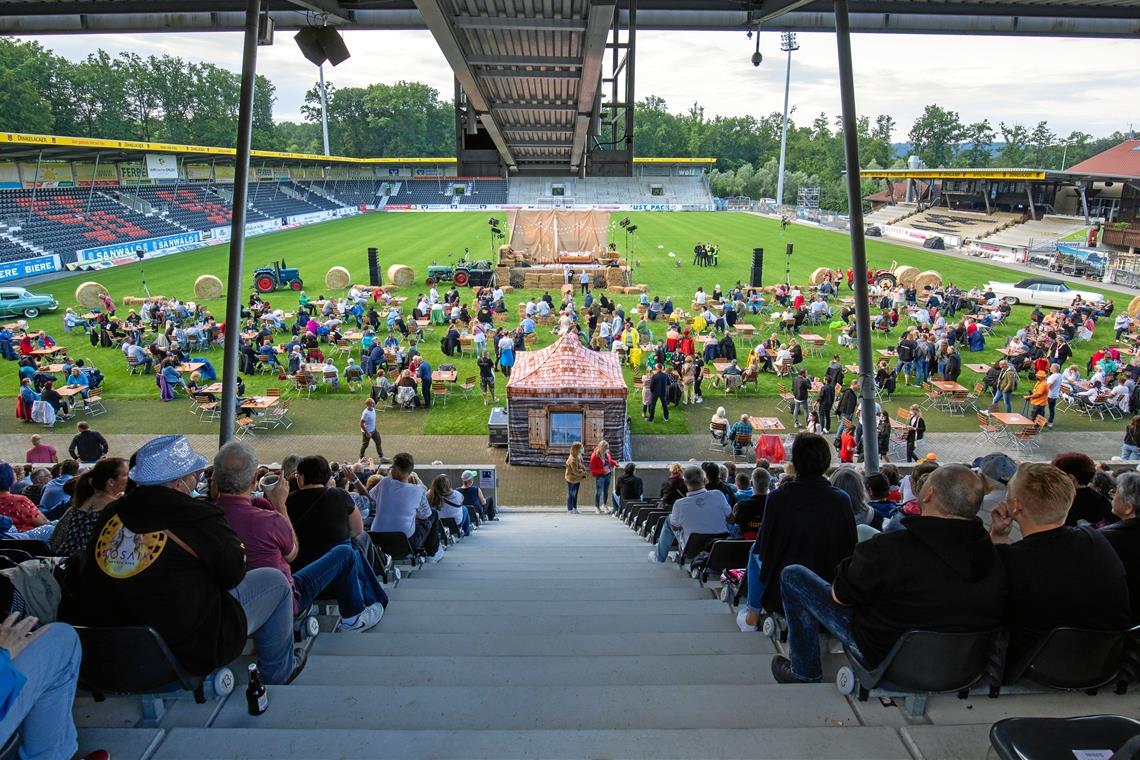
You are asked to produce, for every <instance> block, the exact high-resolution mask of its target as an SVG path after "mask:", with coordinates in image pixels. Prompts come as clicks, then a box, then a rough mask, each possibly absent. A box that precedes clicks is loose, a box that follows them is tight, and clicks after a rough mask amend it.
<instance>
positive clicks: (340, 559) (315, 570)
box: [210, 441, 388, 633]
mask: <svg viewBox="0 0 1140 760" xmlns="http://www.w3.org/2000/svg"><path fill="white" fill-rule="evenodd" d="M257 469H258V468H257V454H256V453H254V451H253V447H251V446H250V445H249V444H248V443H243V442H241V441H230V442H229V443H227V444H226V445H224V446H222V447H221V448H220V449H219V450H218V453H217V454H216V455H215V456H214V473H213V478H212V479H211V482H210V484H211V487H212V491H213V493H212V494H211V495H212V496H213V500H214V503H215V504H216V505H217V506H219V507H221V508H222V509H223V510H224V511H225V513H226V522H227V523H229V525H230V527H231V528H233V529H234V532H235V533H237V535H238V538H239V539H241V542H242V545H243V546H245V551H246V562H247V563H248V565H249V567H250V568H259V567H270V568H275V569H277V570H279V571H281V573H282V574H283V575H284V576H285V578H286V579H287V580H288V581H289V585H290V587H291V588H292V591H293V615H294V616H296V615H298V614H300V613H302V612H305V611H306V610H308V609H309V607H310V606H311V605H312V603H313V602H314V601H315V600H316V599H317V597H318V596H319V595H320V594H321V592H322V591H324V590H325V589H326V588H327V589H329V590H330V591H331V592H332V593H333V594H334V595H335V596H336V601H337V605H338V606H339V608H340V615H341V621H340V626H339V628H338V630H340V631H349V632H353V633H358V632H362V631H367V630H369V629H370V628H373V627H374V626H375V625H376V624H377V623H379V622H380V618H382V617H383V616H384V608H385V607H386V606H387V604H388V596H387V595H386V594H385V593H384V589H382V588H381V587H380V582H379V581H378V580H377V578H376V574H375V573H374V572H373V571H372V568H371V567H369V566H368V564H367V562H366V561H365V560H364V557H363V555H361V553H360V552H359V551H358V550H357V549H356V547H354V546H353V545H352V543H351V542H350V541H348V540H344V541H342V542H341V543H339V544H335V545H334V546H332V547H331V548H330V549H329V550H328V551H326V552H325V553H324V554H322V555H320V556H319V557H317V558H316V559H314V560H312V561H311V562H308V563H307V564H305V565H304V566H303V567H302V568H300V569H299V570H297V571H296V572H293V571H292V570H291V569H290V566H289V563H290V562H293V561H294V560H296V559H297V555H298V553H299V552H300V547H301V543H300V541H299V539H298V535H297V532H296V530H295V529H294V527H293V523H292V521H291V519H290V516H289V509H288V507H287V502H288V501H289V500H296V499H297V497H299V496H300V495H302V494H304V493H305V492H306V487H305V486H301V488H300V490H298V491H297V492H296V493H294V494H293V495H292V496H290V494H289V484H288V483H287V482H286V481H285V479H284V478H281V477H280V476H275V477H276V484H275V485H274V486H273V487H272V488H270V489H269V491H268V492H267V493H266V497H267V498H264V499H263V498H256V499H255V498H252V496H251V494H252V492H253V489H254V488H255V487H256V486H257ZM306 469H307V465H306V460H305V459H302V460H301V463H300V465H299V466H298V473H301V477H302V478H304V475H303V473H304V471H305V470H306ZM327 490H328V491H334V490H340V489H327ZM330 501H331V499H330ZM314 509H315V507H310V509H309V510H307V511H306V513H305V514H306V515H308V514H312V513H313V512H314Z"/></svg>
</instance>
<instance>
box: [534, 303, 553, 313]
mask: <svg viewBox="0 0 1140 760" xmlns="http://www.w3.org/2000/svg"><path fill="white" fill-rule="evenodd" d="M535 308H536V313H537V314H538V316H540V317H549V316H550V304H548V303H547V302H546V301H539V302H538V303H537V304H536V306H535Z"/></svg>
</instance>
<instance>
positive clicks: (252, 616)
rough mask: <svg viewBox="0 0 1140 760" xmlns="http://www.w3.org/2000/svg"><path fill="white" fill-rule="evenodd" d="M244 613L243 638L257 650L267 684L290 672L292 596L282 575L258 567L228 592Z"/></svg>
mask: <svg viewBox="0 0 1140 760" xmlns="http://www.w3.org/2000/svg"><path fill="white" fill-rule="evenodd" d="M230 596H232V597H233V598H234V599H237V600H238V602H239V603H240V604H241V607H242V609H243V610H244V611H245V624H246V634H247V635H250V636H253V643H254V645H255V646H256V647H257V667H258V669H259V670H261V677H262V679H263V680H264V682H265V683H267V684H281V683H285V681H286V679H288V678H289V676H290V674H292V672H293V592H292V590H291V589H290V588H289V582H288V581H287V580H285V576H284V575H282V574H281V571H280V570H278V569H276V568H273V567H259V568H257V569H255V570H250V571H249V572H247V573H246V574H245V579H244V580H242V582H241V583H239V584H238V585H236V586H234V587H233V588H231V589H230Z"/></svg>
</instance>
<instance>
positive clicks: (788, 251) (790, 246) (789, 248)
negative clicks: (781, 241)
mask: <svg viewBox="0 0 1140 760" xmlns="http://www.w3.org/2000/svg"><path fill="white" fill-rule="evenodd" d="M787 255H789V256H791V255H792V244H791V243H788V250H787Z"/></svg>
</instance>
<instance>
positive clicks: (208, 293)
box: [194, 274, 222, 301]
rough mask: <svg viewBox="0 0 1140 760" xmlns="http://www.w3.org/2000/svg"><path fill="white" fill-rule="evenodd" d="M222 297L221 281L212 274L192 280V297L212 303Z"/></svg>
mask: <svg viewBox="0 0 1140 760" xmlns="http://www.w3.org/2000/svg"><path fill="white" fill-rule="evenodd" d="M221 296H222V281H221V280H220V279H218V278H217V277H215V276H214V275H212V274H204V275H202V276H201V277H199V278H198V279H197V280H194V297H195V298H198V299H201V300H203V301H213V300H214V299H215V298H221Z"/></svg>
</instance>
